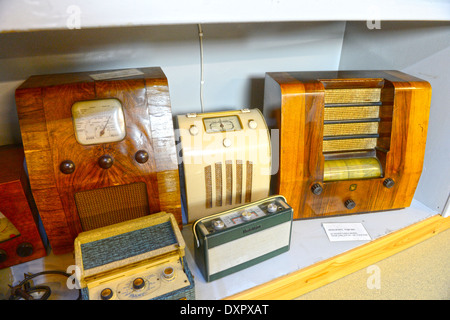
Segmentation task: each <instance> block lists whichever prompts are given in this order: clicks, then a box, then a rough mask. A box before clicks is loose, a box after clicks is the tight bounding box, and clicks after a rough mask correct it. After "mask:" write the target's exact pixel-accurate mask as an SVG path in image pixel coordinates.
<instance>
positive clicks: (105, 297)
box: [100, 288, 113, 300]
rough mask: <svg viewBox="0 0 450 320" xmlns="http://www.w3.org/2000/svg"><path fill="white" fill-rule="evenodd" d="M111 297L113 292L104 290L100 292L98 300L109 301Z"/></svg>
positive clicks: (107, 289) (108, 289)
mask: <svg viewBox="0 0 450 320" xmlns="http://www.w3.org/2000/svg"><path fill="white" fill-rule="evenodd" d="M112 297H113V291H112V290H111V289H110V288H105V289H103V290H102V292H100V298H101V299H102V300H109V299H111V298H112Z"/></svg>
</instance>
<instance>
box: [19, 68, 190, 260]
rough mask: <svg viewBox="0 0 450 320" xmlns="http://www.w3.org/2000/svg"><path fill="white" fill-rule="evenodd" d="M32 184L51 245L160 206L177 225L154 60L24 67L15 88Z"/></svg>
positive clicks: (171, 151) (65, 248) (169, 129)
mask: <svg viewBox="0 0 450 320" xmlns="http://www.w3.org/2000/svg"><path fill="white" fill-rule="evenodd" d="M16 105H17V110H18V115H19V123H20V129H21V133H22V141H23V146H24V150H25V157H26V162H27V166H28V171H29V178H30V184H31V189H32V192H33V195H34V198H35V200H36V204H37V207H38V210H39V213H40V215H41V218H42V221H43V224H44V227H45V230H46V232H47V235H48V238H49V241H50V245H51V247H52V249H53V252H54V253H55V254H60V253H65V252H70V251H73V243H74V239H75V238H76V236H77V235H78V234H79V233H80V232H82V231H88V230H92V229H96V228H99V227H104V226H107V225H111V224H114V223H119V222H122V221H126V220H130V219H134V218H138V217H141V216H145V215H148V214H152V213H157V212H161V211H165V212H169V213H172V214H173V215H174V216H175V218H176V219H177V222H178V224H179V226H180V227H182V219H181V199H180V190H179V176H178V165H177V158H176V148H175V139H174V131H173V121H172V112H171V105H170V97H169V89H168V82H167V78H166V76H165V75H164V73H163V71H162V70H161V69H160V68H159V67H154V68H142V69H126V70H111V71H109V70H108V71H95V72H81V73H71V74H55V75H42V76H32V77H30V78H29V79H28V80H26V81H25V82H24V83H23V84H22V85H21V86H20V87H19V88H18V89H17V90H16Z"/></svg>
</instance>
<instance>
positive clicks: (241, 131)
mask: <svg viewBox="0 0 450 320" xmlns="http://www.w3.org/2000/svg"><path fill="white" fill-rule="evenodd" d="M177 120H178V130H179V135H180V140H181V148H182V161H183V164H182V168H181V174H180V175H181V177H182V178H181V180H182V182H181V189H183V187H184V189H185V191H184V192H182V198H183V202H185V206H186V209H187V216H188V220H189V222H194V221H195V220H197V219H199V218H202V217H204V216H207V215H210V214H214V213H217V212H221V211H224V210H227V209H231V208H235V207H237V206H240V205H243V204H245V203H249V202H252V201H256V200H260V199H263V198H266V197H267V196H268V195H269V187H270V178H271V176H270V175H271V146H270V137H269V131H268V129H267V125H266V122H265V120H264V117H263V115H262V114H261V112H260V111H259V110H258V109H242V110H234V111H222V112H212V113H201V114H198V113H188V114H186V115H180V116H177ZM183 181H184V183H183Z"/></svg>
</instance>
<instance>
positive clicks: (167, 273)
mask: <svg viewBox="0 0 450 320" xmlns="http://www.w3.org/2000/svg"><path fill="white" fill-rule="evenodd" d="M163 277H164V279H166V280H171V279H173V278H174V277H175V270H174V269H173V268H172V267H166V268H164V270H163Z"/></svg>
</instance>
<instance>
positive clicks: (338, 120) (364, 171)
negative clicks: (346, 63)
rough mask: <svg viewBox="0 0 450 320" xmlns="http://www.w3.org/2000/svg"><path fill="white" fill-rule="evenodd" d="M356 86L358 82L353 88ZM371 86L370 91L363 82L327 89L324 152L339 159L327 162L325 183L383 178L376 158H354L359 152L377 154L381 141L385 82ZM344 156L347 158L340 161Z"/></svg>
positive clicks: (325, 164) (327, 160) (325, 97)
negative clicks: (381, 117)
mask: <svg viewBox="0 0 450 320" xmlns="http://www.w3.org/2000/svg"><path fill="white" fill-rule="evenodd" d="M336 82H338V81H336ZM357 82H358V81H356V80H355V81H354V84H356V83H357ZM369 82H371V83H372V85H369V87H367V88H361V85H362V83H364V81H362V82H361V83H359V84H358V85H357V86H356V87H354V88H350V87H346V88H336V87H335V86H333V84H332V85H331V87H330V88H328V89H327V88H326V89H325V96H324V99H325V108H324V122H323V144H322V151H323V152H324V153H326V154H327V155H330V154H334V155H336V154H337V155H338V156H337V157H338V158H337V159H333V160H330V159H326V160H325V163H324V181H339V180H352V179H368V178H374V177H380V176H381V175H382V167H381V164H380V162H379V161H378V159H377V158H373V157H370V158H355V157H357V156H359V155H360V153H359V151H364V152H366V151H370V150H374V149H375V148H376V147H377V142H378V138H379V123H380V121H381V120H380V107H381V106H382V102H381V86H380V84H381V85H382V82H380V81H375V80H374V81H369ZM374 83H376V85H375V86H374V85H373V84H374ZM336 84H337V83H336ZM341 84H342V83H341ZM349 86H351V85H349ZM341 152H342V153H341ZM352 154H354V155H355V156H352ZM342 155H343V157H344V158H343V159H339V157H340V156H342ZM345 157H350V158H348V159H345Z"/></svg>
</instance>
